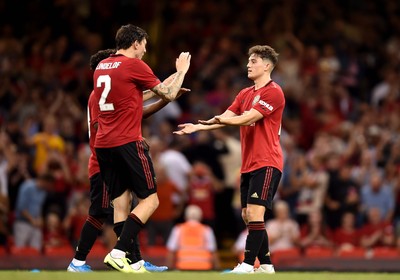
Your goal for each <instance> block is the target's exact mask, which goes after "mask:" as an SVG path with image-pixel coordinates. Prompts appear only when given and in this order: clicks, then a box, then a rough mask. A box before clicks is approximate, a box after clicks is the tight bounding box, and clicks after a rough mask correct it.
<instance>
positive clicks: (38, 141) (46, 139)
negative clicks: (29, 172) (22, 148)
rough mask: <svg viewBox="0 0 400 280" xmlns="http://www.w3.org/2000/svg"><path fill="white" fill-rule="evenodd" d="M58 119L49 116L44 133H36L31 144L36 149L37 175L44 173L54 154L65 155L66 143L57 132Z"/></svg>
mask: <svg viewBox="0 0 400 280" xmlns="http://www.w3.org/2000/svg"><path fill="white" fill-rule="evenodd" d="M56 125H57V119H56V117H55V116H52V115H48V116H46V117H45V119H44V120H43V131H42V132H38V133H36V134H35V135H34V136H33V137H32V138H31V139H29V142H28V143H29V144H30V145H32V146H34V148H35V157H34V163H33V164H34V169H35V171H36V172H37V173H41V172H43V170H44V168H45V164H46V163H47V162H48V156H49V154H50V153H52V152H56V153H61V154H63V153H64V151H65V142H64V140H63V139H62V138H61V137H60V136H59V135H58V134H57V132H56Z"/></svg>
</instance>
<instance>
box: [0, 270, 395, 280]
mask: <svg viewBox="0 0 400 280" xmlns="http://www.w3.org/2000/svg"><path fill="white" fill-rule="evenodd" d="M0 279H1V280H28V279H29V280H36V279H37V280H75V279H76V280H83V279H84V280H125V279H126V280H129V279H140V280H153V279H157V280H158V279H160V280H192V279H193V280H216V279H218V280H219V279H222V280H225V279H226V280H231V279H232V280H235V279H273V280H344V279H349V280H399V279H400V273H345V272H277V273H276V274H275V275H265V274H253V275H249V274H246V275H234V274H221V273H220V272H176V271H170V272H162V273H150V274H140V275H136V274H134V275H131V274H124V273H120V272H114V271H100V272H92V273H70V272H66V271H40V272H30V271H8V270H7V271H6V270H5V271H0Z"/></svg>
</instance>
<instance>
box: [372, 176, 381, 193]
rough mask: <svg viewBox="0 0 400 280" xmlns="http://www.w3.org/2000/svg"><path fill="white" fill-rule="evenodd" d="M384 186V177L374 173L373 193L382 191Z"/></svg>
mask: <svg viewBox="0 0 400 280" xmlns="http://www.w3.org/2000/svg"><path fill="white" fill-rule="evenodd" d="M381 185H382V177H381V175H380V174H379V173H377V172H375V173H372V176H371V188H372V190H373V191H375V192H377V191H379V190H380V188H381Z"/></svg>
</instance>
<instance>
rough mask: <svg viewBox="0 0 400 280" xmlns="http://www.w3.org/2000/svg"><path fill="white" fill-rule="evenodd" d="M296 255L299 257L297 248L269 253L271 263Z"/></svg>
mask: <svg viewBox="0 0 400 280" xmlns="http://www.w3.org/2000/svg"><path fill="white" fill-rule="evenodd" d="M298 257H300V250H299V249H298V248H291V249H285V250H277V251H274V252H272V254H271V258H272V261H273V263H279V262H281V261H283V260H286V259H293V258H298Z"/></svg>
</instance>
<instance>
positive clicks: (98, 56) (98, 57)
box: [89, 49, 115, 70]
mask: <svg viewBox="0 0 400 280" xmlns="http://www.w3.org/2000/svg"><path fill="white" fill-rule="evenodd" d="M113 53H115V49H106V50H100V51H98V52H97V53H95V54H94V55H92V56H91V57H90V62H89V66H90V69H92V70H95V69H96V67H97V64H99V63H100V61H102V60H103V59H106V58H107V57H109V56H110V55H111V54H113Z"/></svg>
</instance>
